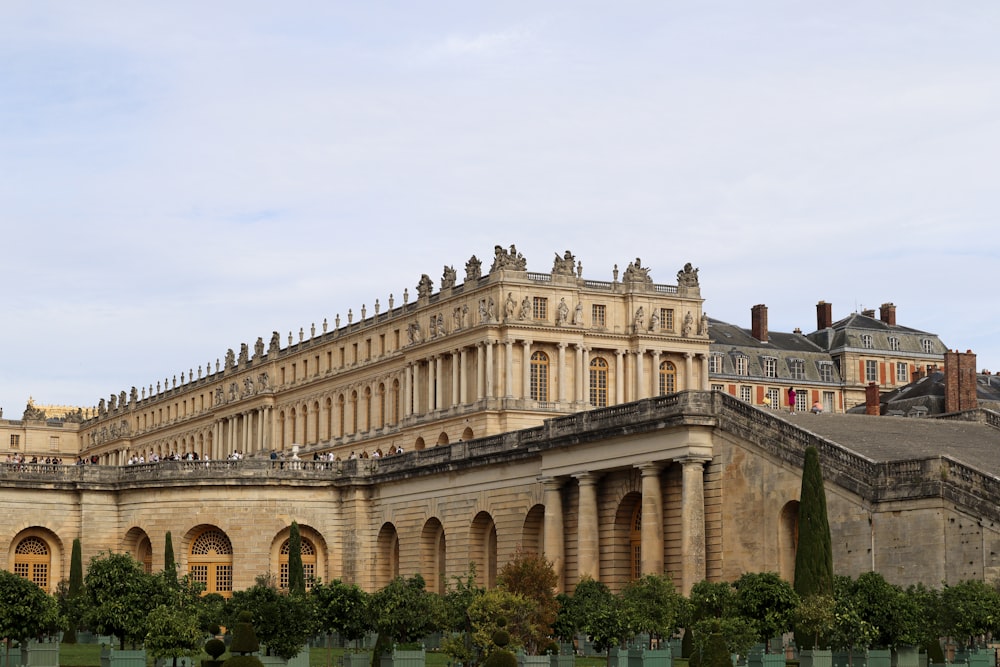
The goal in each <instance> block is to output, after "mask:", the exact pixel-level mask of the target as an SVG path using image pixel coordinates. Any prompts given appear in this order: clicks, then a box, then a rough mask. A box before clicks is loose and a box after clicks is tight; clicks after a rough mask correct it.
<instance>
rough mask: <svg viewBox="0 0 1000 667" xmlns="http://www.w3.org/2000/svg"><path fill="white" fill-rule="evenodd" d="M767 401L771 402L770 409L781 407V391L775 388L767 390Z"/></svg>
mask: <svg viewBox="0 0 1000 667" xmlns="http://www.w3.org/2000/svg"><path fill="white" fill-rule="evenodd" d="M767 402H768V403H770V404H771V409H772V410H780V409H781V392H780V391H778V390H777V389H775V388H773V387H772V388H771V389H768V390H767Z"/></svg>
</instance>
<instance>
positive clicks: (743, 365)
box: [735, 355, 747, 375]
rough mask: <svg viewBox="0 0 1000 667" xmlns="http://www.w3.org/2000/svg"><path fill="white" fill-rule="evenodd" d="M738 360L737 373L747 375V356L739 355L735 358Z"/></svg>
mask: <svg viewBox="0 0 1000 667" xmlns="http://www.w3.org/2000/svg"><path fill="white" fill-rule="evenodd" d="M735 361H736V374H737V375H746V374H747V358H746V357H744V356H743V355H739V356H738V357H736V359H735Z"/></svg>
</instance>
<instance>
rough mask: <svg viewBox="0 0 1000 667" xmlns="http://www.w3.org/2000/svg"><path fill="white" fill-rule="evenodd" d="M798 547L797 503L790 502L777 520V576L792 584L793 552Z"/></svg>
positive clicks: (793, 575) (793, 570)
mask: <svg viewBox="0 0 1000 667" xmlns="http://www.w3.org/2000/svg"><path fill="white" fill-rule="evenodd" d="M798 546H799V501H797V500H790V501H788V502H787V503H785V505H784V507H782V508H781V514H780V515H779V519H778V574H780V575H781V578H782V579H784V580H785V581H791V582H793V583H794V579H795V552H796V550H797V549H798Z"/></svg>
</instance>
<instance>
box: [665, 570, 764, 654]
mask: <svg viewBox="0 0 1000 667" xmlns="http://www.w3.org/2000/svg"><path fill="white" fill-rule="evenodd" d="M684 616H685V617H684V619H683V620H684V622H685V624H686V625H685V632H684V640H685V643H686V644H688V645H689V647H690V648H689V651H690V660H691V665H692V667H728V664H729V663H728V660H729V656H730V655H731V654H734V653H735V654H739V655H746V654H747V652H748V651H749V650H750V647H751V646H753V644H754V642H755V641H757V634H758V629H757V628H756V626H755V625H754V624H753V623H751V622H750V620H748V619H746V618H744V617H743V616H741V615H740V614H739V608H738V605H737V597H736V590H735V589H734V588H733V586H732V584H729V583H726V582H714V583H713V582H709V581H705V580H702V581H699V582H698V583H696V584H695V585H694V586H692V587H691V593H690V594H689V595H688V600H687V604H686V605H685V614H684Z"/></svg>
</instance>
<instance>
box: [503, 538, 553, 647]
mask: <svg viewBox="0 0 1000 667" xmlns="http://www.w3.org/2000/svg"><path fill="white" fill-rule="evenodd" d="M557 581H558V577H557V576H556V573H555V570H554V569H553V567H552V562H551V561H549V560H546V559H545V558H543V557H542V556H539V555H538V554H536V553H532V552H530V551H522V550H521V549H518V550H517V552H516V553H515V554H514V557H513V558H512V559H511V560H510V561H508V562H507V564H506V565H504V566H503V568H501V569H500V572H499V573H498V574H497V585H498V586H499V587H501V588H504V589H506V590H508V591H510V592H511V593H517V594H519V595H522V596H523V597H525V598H527V599H529V600H533V601H534V603H535V609H534V611H533V612H532V614H531V619H530V627H531V632H530V633H529V634H528V635H525V636H523V637H521V642H522V645H523V647H524V650H525V652H526V653H528V654H529V655H535V654H537V653H539V652H540V650H541V648H542V646H543V645H545V644H546V643H547V642H548V637H549V636H551V634H552V624H553V623H555V620H556V614H557V612H558V611H559V603H558V602H557V601H556V592H555V588H556V583H557Z"/></svg>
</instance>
